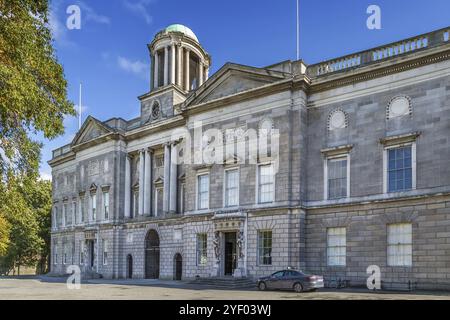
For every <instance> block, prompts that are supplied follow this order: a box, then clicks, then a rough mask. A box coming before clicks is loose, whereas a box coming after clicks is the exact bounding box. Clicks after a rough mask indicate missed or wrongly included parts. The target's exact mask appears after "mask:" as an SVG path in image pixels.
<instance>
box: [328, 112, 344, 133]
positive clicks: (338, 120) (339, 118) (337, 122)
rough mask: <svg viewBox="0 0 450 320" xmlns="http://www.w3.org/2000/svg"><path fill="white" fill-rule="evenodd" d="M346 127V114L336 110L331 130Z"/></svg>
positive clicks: (332, 118) (332, 117)
mask: <svg viewBox="0 0 450 320" xmlns="http://www.w3.org/2000/svg"><path fill="white" fill-rule="evenodd" d="M342 128H345V114H344V112H342V111H336V112H334V113H333V115H332V116H331V118H330V130H336V129H342Z"/></svg>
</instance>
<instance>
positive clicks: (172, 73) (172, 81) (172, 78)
mask: <svg viewBox="0 0 450 320" xmlns="http://www.w3.org/2000/svg"><path fill="white" fill-rule="evenodd" d="M170 67H171V69H170V84H175V75H176V68H175V43H172V46H171V47H170Z"/></svg>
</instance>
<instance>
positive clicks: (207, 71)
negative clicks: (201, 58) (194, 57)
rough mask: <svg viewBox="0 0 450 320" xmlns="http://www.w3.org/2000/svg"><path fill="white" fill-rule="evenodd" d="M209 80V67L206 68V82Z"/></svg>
mask: <svg viewBox="0 0 450 320" xmlns="http://www.w3.org/2000/svg"><path fill="white" fill-rule="evenodd" d="M208 79H209V67H208V66H205V81H206V80H208Z"/></svg>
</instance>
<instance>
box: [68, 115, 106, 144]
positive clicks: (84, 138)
mask: <svg viewBox="0 0 450 320" xmlns="http://www.w3.org/2000/svg"><path fill="white" fill-rule="evenodd" d="M111 132H112V130H111V129H110V128H109V127H108V126H106V125H105V124H103V123H102V122H100V121H99V120H97V119H95V118H93V117H88V119H86V121H85V122H84V124H83V126H82V127H81V129H80V131H78V133H77V135H76V136H75V138H74V139H73V141H72V145H78V144H82V143H85V142H88V141H91V140H95V139H96V138H98V137H101V136H103V135H105V134H108V133H111Z"/></svg>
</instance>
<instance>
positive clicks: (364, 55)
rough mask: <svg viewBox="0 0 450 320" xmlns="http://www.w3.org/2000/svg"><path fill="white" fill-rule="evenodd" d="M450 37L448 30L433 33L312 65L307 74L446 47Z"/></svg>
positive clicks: (334, 71)
mask: <svg viewBox="0 0 450 320" xmlns="http://www.w3.org/2000/svg"><path fill="white" fill-rule="evenodd" d="M449 36H450V29H448V28H446V29H441V30H437V31H433V32H430V33H426V34H423V35H420V36H415V37H412V38H409V39H405V40H402V41H398V42H394V43H391V44H388V45H385V46H380V47H377V48H374V49H370V50H366V51H362V52H358V53H355V54H351V55H348V56H344V57H340V58H337V59H333V60H329V61H325V62H321V63H318V64H314V65H311V66H309V67H308V69H307V74H308V76H310V77H320V76H324V75H327V74H331V73H337V72H340V71H345V70H351V69H355V68H359V67H362V66H366V65H369V64H371V63H376V62H380V61H383V60H386V59H389V58H392V57H396V56H400V55H404V54H408V53H412V52H415V51H419V50H426V49H428V48H431V47H437V46H440V45H444V44H446V43H448V42H449Z"/></svg>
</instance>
